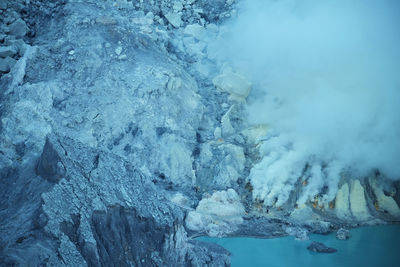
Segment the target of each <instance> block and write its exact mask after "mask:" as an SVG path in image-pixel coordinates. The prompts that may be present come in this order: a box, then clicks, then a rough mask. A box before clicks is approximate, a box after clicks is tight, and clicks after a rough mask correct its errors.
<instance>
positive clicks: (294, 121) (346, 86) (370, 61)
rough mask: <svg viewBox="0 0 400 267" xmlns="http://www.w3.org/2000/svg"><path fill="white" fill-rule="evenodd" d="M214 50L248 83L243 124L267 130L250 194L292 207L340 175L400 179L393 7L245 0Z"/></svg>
mask: <svg viewBox="0 0 400 267" xmlns="http://www.w3.org/2000/svg"><path fill="white" fill-rule="evenodd" d="M225 26H226V27H225V32H224V33H223V34H222V35H221V36H220V39H219V40H218V41H216V43H215V44H214V49H215V50H214V51H215V53H216V54H218V60H220V61H221V63H222V62H227V63H228V64H230V65H232V66H233V67H234V68H235V69H236V70H237V71H238V72H241V73H242V74H244V75H245V76H247V77H248V78H249V79H250V80H251V81H252V82H253V85H254V86H253V90H252V93H251V95H250V97H249V99H248V114H249V122H250V123H251V124H258V123H262V124H268V125H269V128H270V131H269V134H268V136H266V137H265V140H266V141H264V144H263V146H262V147H261V152H262V154H263V156H264V157H263V159H262V161H261V162H260V163H258V164H257V165H256V166H255V167H254V168H253V169H252V171H251V174H250V179H251V183H252V184H253V187H254V191H253V193H254V197H255V198H260V199H263V200H265V201H266V204H267V205H272V204H274V203H275V204H277V205H281V204H283V203H284V202H285V201H286V200H287V199H288V197H289V194H290V191H291V190H292V188H293V185H294V184H295V183H296V182H297V181H298V180H299V178H300V179H302V180H307V182H306V183H307V184H308V186H306V187H304V191H303V194H302V196H301V197H300V199H299V200H298V203H299V204H302V203H304V202H305V201H307V200H308V199H311V198H313V197H314V195H315V194H317V193H319V192H321V190H322V188H323V187H324V186H327V188H328V191H327V192H326V194H325V195H324V199H323V200H324V201H325V202H328V201H331V200H332V199H333V198H334V197H335V194H336V191H337V187H338V183H339V181H340V178H341V177H343V176H347V177H353V178H360V177H364V176H367V175H369V174H370V173H372V172H375V171H376V170H379V172H380V173H381V174H383V175H384V176H386V177H388V178H391V179H398V178H400V27H399V26H400V2H398V1H394V0H393V1H388V0H382V1H372V0H370V1H367V0H363V1H361V0H360V1H358V0H354V1H345V0H342V1H341V0H336V1H328V0H325V1H311V0H309V1H307V0H306V1H294V0H293V1H289V0H287V1H286V0H281V1H272V0H271V1H266V0H264V1H257V0H248V1H243V2H242V4H241V5H240V6H239V12H238V15H237V17H235V18H233V19H232V20H231V21H229V22H228V23H227V24H226V25H225Z"/></svg>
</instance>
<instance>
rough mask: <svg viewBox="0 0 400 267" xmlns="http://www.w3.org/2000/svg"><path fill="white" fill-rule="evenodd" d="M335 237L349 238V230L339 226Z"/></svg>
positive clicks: (340, 238)
mask: <svg viewBox="0 0 400 267" xmlns="http://www.w3.org/2000/svg"><path fill="white" fill-rule="evenodd" d="M336 238H337V239H339V240H347V239H349V238H350V231H349V230H347V229H344V228H340V229H339V230H338V231H337V232H336Z"/></svg>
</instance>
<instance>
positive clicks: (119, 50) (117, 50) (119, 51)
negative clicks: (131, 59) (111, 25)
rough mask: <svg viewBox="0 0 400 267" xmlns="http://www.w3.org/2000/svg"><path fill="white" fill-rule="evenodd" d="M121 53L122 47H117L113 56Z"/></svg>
mask: <svg viewBox="0 0 400 267" xmlns="http://www.w3.org/2000/svg"><path fill="white" fill-rule="evenodd" d="M121 53H122V47H120V46H118V47H117V48H115V54H117V55H118V56H119V55H121Z"/></svg>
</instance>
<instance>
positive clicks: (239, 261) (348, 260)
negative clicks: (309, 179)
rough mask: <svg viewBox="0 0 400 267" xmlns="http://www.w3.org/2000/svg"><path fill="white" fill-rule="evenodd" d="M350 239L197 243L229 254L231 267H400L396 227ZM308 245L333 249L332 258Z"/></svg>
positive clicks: (373, 228) (375, 228) (399, 231)
mask: <svg viewBox="0 0 400 267" xmlns="http://www.w3.org/2000/svg"><path fill="white" fill-rule="evenodd" d="M350 232H351V238H350V239H349V240H346V241H342V240H337V239H336V237H335V233H332V234H329V235H310V240H307V241H298V240H295V239H294V238H293V237H291V236H289V237H282V238H274V239H258V238H242V237H238V238H209V237H200V238H198V239H199V240H202V241H210V242H214V243H217V244H219V245H221V246H223V247H224V248H226V249H228V250H229V251H230V252H231V253H232V256H231V263H232V266H233V267H235V266H250V267H258V266H271V267H274V266H277V267H290V266H296V267H302V266H318V267H330V266H334V267H344V266H355V267H364V266H371V267H372V266H379V267H389V266H390V267H392V266H393V267H400V245H399V244H400V226H398V225H396V226H393V225H386V226H371V227H362V228H357V229H352V230H351V231H350ZM312 241H318V242H322V243H324V244H325V245H327V246H329V247H333V248H336V249H337V250H338V252H336V253H333V254H319V253H315V252H310V251H308V250H307V246H308V245H309V244H310V243H311V242H312Z"/></svg>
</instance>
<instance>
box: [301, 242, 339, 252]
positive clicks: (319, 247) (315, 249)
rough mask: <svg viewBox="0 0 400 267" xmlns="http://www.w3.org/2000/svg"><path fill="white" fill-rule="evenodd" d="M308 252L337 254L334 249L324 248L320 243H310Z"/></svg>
mask: <svg viewBox="0 0 400 267" xmlns="http://www.w3.org/2000/svg"><path fill="white" fill-rule="evenodd" d="M307 249H308V250H311V251H313V252H318V253H335V252H337V250H336V249H334V248H330V247H327V246H325V245H324V244H322V243H320V242H312V243H311V244H310V245H309V246H308V247H307Z"/></svg>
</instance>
